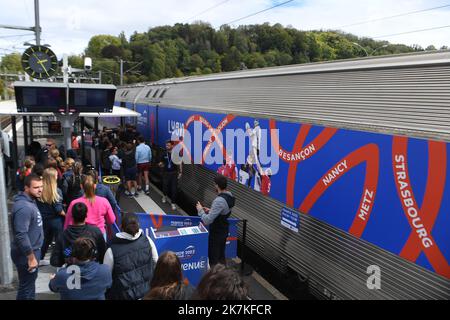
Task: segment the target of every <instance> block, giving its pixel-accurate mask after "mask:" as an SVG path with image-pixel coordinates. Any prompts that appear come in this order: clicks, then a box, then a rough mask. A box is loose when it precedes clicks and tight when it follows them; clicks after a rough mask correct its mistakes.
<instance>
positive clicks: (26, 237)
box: [11, 192, 44, 259]
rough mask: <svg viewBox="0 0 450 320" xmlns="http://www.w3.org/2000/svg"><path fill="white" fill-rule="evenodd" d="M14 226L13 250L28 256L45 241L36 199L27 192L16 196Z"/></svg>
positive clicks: (13, 212) (13, 211)
mask: <svg viewBox="0 0 450 320" xmlns="http://www.w3.org/2000/svg"><path fill="white" fill-rule="evenodd" d="M12 228H13V233H14V240H13V242H12V245H11V251H13V252H16V253H18V254H19V255H23V256H27V255H29V254H31V253H33V252H36V251H39V250H40V249H41V247H42V244H43V242H44V230H43V227H42V217H41V213H40V212H39V209H38V207H37V205H36V201H35V200H33V199H32V198H31V197H30V196H28V195H27V194H26V193H25V192H20V193H19V194H18V195H17V196H16V197H15V198H14V205H13V208H12ZM36 258H37V259H39V258H40V257H36Z"/></svg>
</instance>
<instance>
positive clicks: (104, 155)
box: [101, 149, 111, 172]
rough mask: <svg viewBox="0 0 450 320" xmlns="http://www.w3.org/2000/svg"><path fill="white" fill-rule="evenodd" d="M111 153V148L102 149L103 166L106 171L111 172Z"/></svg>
mask: <svg viewBox="0 0 450 320" xmlns="http://www.w3.org/2000/svg"><path fill="white" fill-rule="evenodd" d="M110 155H111V151H110V150H109V149H106V150H103V151H102V156H101V159H102V168H103V170H104V171H106V172H109V171H110V170H111V160H109V156H110Z"/></svg>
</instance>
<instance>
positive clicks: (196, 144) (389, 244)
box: [158, 107, 450, 278]
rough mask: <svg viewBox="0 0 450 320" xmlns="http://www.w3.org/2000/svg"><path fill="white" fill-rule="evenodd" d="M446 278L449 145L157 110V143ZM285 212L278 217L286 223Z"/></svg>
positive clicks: (449, 220)
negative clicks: (174, 145) (172, 145)
mask: <svg viewBox="0 0 450 320" xmlns="http://www.w3.org/2000/svg"><path fill="white" fill-rule="evenodd" d="M174 137H178V140H179V141H180V142H181V143H179V145H180V146H181V149H182V150H183V152H182V153H180V156H182V157H183V158H184V159H186V158H188V159H190V160H191V161H192V162H194V163H200V164H203V165H204V166H205V167H206V168H208V169H210V170H213V171H215V172H218V173H221V174H223V175H225V176H227V177H228V178H230V179H233V180H235V181H239V182H240V183H242V184H244V185H247V186H248V187H249V188H252V189H254V190H257V191H259V192H261V193H262V195H265V196H270V197H272V198H274V199H276V200H278V201H280V202H282V203H284V204H285V205H286V206H287V207H289V208H293V209H295V210H296V211H299V212H301V213H303V214H308V215H311V216H313V217H315V218H317V219H319V220H321V221H324V222H326V223H328V224H331V225H333V226H335V227H337V228H339V229H341V230H344V231H346V232H348V233H350V234H352V235H353V236H355V237H357V238H361V239H363V240H365V241H368V242H371V243H373V244H375V245H377V246H379V247H381V248H383V249H385V250H387V251H390V252H392V253H394V254H396V255H399V256H401V257H403V258H405V259H407V260H409V261H412V262H414V263H416V264H418V265H420V266H422V267H425V268H427V269H429V270H432V271H434V272H436V273H438V274H440V275H442V276H444V277H447V278H450V266H449V263H448V261H450V233H449V232H448V230H449V229H448V226H450V170H449V162H450V157H449V156H448V154H449V152H450V144H449V143H446V142H442V141H434V140H425V139H417V138H409V137H404V136H393V135H387V134H381V133H372V132H363V131H354V130H347V129H337V128H331V127H322V126H317V125H309V124H301V123H291V122H282V121H275V120H273V119H256V118H251V117H244V116H235V115H231V114H218V113H208V112H200V111H198V112H197V111H192V110H181V109H174V108H166V107H159V108H158V144H159V145H161V146H163V145H164V142H165V141H166V140H168V139H174ZM286 221H287V220H286V219H285V222H286Z"/></svg>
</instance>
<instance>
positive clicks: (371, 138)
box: [109, 51, 450, 299]
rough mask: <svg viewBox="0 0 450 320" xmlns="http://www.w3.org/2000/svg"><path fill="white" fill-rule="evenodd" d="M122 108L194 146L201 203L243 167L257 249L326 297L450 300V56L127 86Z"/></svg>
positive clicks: (251, 241) (240, 201) (161, 138)
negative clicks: (217, 181)
mask: <svg viewBox="0 0 450 320" xmlns="http://www.w3.org/2000/svg"><path fill="white" fill-rule="evenodd" d="M115 105H116V106H120V107H125V108H128V109H132V110H135V111H137V112H139V113H140V114H141V117H139V118H138V119H137V120H133V119H124V120H123V121H125V122H130V123H133V121H137V122H134V123H135V124H136V125H137V127H138V131H140V132H141V133H142V134H143V135H144V136H145V138H146V140H147V141H149V142H150V143H152V144H153V145H154V146H157V147H161V148H163V147H164V145H165V142H166V141H167V140H173V139H174V137H175V138H177V137H178V140H179V141H180V142H183V143H182V144H183V146H182V149H183V150H185V151H186V152H183V156H184V155H185V154H187V155H188V156H190V160H192V161H190V162H189V161H187V163H189V164H184V165H183V166H184V169H183V176H182V178H181V180H180V182H179V188H180V189H181V191H182V192H183V194H184V195H185V196H187V197H189V198H191V199H192V201H196V200H201V201H203V202H204V203H207V204H208V203H211V201H212V200H213V199H214V197H215V194H214V191H213V190H214V188H213V178H214V177H215V176H216V175H217V174H218V173H222V174H223V173H224V168H225V167H226V166H228V167H229V168H231V170H228V175H227V176H228V177H229V186H230V188H229V189H230V190H231V192H232V193H233V194H235V195H236V198H237V201H236V206H235V207H234V208H233V210H232V216H233V217H234V218H239V219H245V220H247V221H248V223H247V239H246V245H247V246H248V247H249V248H250V249H251V250H252V251H253V252H255V253H256V254H258V256H259V257H260V258H262V259H263V261H264V262H266V263H268V264H270V265H271V266H272V267H273V268H275V269H276V270H278V271H280V272H281V273H294V274H295V275H297V276H298V277H299V278H300V279H306V280H307V285H308V288H309V291H310V292H311V293H312V294H313V295H314V296H316V297H317V298H320V299H449V298H450V290H449V289H450V288H449V278H450V267H449V262H448V261H450V235H449V230H450V229H449V226H450V166H449V164H450V52H449V51H438V52H432V53H429V52H424V53H423V52H422V53H413V54H402V55H392V56H381V57H367V58H358V59H350V60H340V61H332V62H319V63H308V64H301V65H289V66H281V67H271V68H263V69H253V70H242V71H235V72H226V73H219V74H211V75H203V76H192V77H182V78H174V79H164V80H160V81H155V82H151V83H141V84H135V85H125V86H122V87H119V88H118V90H117V92H116V97H115ZM116 120H117V119H116ZM110 121H111V120H110ZM117 121H118V120H117ZM109 125H111V124H109ZM228 131H229V132H228ZM239 133H240V134H241V136H242V134H243V135H244V139H245V141H243V142H242V141H241V142H242V143H241V144H239V142H238V141H237V140H238V139H240V138H239ZM187 134H189V139H187V138H186V135H187ZM255 137H256V138H255ZM254 139H257V140H254ZM188 140H189V141H188ZM233 141H234V144H233ZM255 141H256V143H255ZM261 143H262V144H264V145H265V146H266V148H265V150H263V147H261V149H260V144H261ZM230 145H231V146H230ZM233 145H234V147H233ZM194 149H195V150H194ZM198 149H200V150H198ZM188 158H189V157H188ZM194 158H195V159H194ZM209 158H211V159H212V160H217V159H219V160H217V161H208V159H209ZM211 159H209V160H211ZM188 160H189V159H188ZM193 160H195V161H193ZM222 160H223V163H222ZM225 171H226V170H225ZM240 232H241V230H240Z"/></svg>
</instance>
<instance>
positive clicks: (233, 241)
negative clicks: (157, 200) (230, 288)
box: [137, 213, 241, 259]
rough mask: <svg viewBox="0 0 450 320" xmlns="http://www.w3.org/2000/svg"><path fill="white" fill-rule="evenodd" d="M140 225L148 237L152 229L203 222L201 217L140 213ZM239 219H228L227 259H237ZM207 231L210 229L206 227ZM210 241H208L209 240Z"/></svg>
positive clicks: (206, 244)
mask: <svg viewBox="0 0 450 320" xmlns="http://www.w3.org/2000/svg"><path fill="white" fill-rule="evenodd" d="M137 215H138V217H139V224H140V226H141V229H142V230H144V232H146V233H147V234H148V235H150V228H156V229H157V228H160V227H163V226H164V227H177V228H183V227H192V226H198V225H199V224H200V222H201V219H200V217H193V216H175V215H166V214H162V215H159V214H153V213H138V214H137ZM240 221H241V220H239V219H228V223H229V225H230V227H229V230H230V231H229V235H228V238H227V243H226V247H225V257H226V258H227V259H232V258H236V257H237V240H238V223H239V222H240ZM206 229H208V227H207V226H206ZM207 240H208V239H207ZM207 240H206V243H205V246H206V247H208V241H207Z"/></svg>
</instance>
